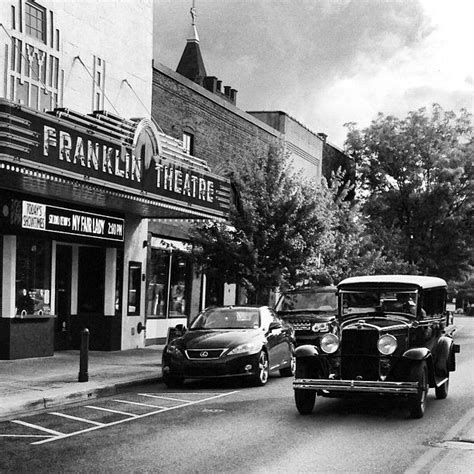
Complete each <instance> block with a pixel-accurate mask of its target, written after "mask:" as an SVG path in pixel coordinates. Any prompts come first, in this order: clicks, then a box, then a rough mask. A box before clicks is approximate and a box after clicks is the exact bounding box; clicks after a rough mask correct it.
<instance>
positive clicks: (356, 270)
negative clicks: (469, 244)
mask: <svg viewBox="0 0 474 474" xmlns="http://www.w3.org/2000/svg"><path fill="white" fill-rule="evenodd" d="M343 182H344V181H343V179H341V176H340V175H339V173H335V174H334V176H333V177H332V179H331V183H332V185H331V187H330V188H329V189H328V191H329V193H330V194H331V197H332V200H331V201H332V207H333V211H332V212H333V216H334V217H333V220H332V226H331V229H330V231H329V233H328V234H327V236H326V242H325V245H324V246H323V247H322V248H321V249H320V254H319V255H318V260H317V262H311V261H310V262H309V263H308V266H307V267H308V277H309V278H310V279H311V280H314V281H320V280H321V279H322V278H323V279H324V281H326V282H331V283H337V282H339V281H341V280H342V279H344V278H347V277H351V276H358V275H374V274H391V273H415V272H416V267H415V266H414V265H410V264H409V263H408V262H406V261H404V260H403V259H401V258H400V257H399V256H397V255H396V254H394V252H392V251H390V249H385V248H384V247H379V246H377V245H375V244H374V242H373V239H372V236H371V235H370V231H369V227H370V226H369V225H368V220H367V218H366V217H365V216H364V215H363V213H362V212H361V210H360V205H359V203H358V202H357V201H346V200H345V196H346V194H347V193H348V192H351V191H352V189H350V188H349V187H348V184H347V183H346V185H345V186H344V185H342V183H343Z"/></svg>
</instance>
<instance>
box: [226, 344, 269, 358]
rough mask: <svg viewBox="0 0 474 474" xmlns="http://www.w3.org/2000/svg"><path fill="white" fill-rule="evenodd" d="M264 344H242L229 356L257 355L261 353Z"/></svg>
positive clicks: (230, 352) (229, 353)
mask: <svg viewBox="0 0 474 474" xmlns="http://www.w3.org/2000/svg"><path fill="white" fill-rule="evenodd" d="M261 348H262V344H261V343H259V342H247V343H245V344H240V345H238V346H237V347H234V348H233V349H232V350H231V351H229V352H228V353H227V355H236V354H256V353H257V352H260V349H261Z"/></svg>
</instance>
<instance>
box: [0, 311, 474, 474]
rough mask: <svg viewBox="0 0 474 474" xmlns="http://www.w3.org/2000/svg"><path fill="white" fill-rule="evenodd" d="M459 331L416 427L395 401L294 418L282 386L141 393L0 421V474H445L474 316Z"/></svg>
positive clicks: (472, 349) (473, 344)
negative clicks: (440, 388)
mask: <svg viewBox="0 0 474 474" xmlns="http://www.w3.org/2000/svg"><path fill="white" fill-rule="evenodd" d="M458 325H459V329H458V332H457V333H456V336H455V339H456V342H458V343H460V344H461V354H459V355H458V359H457V361H458V364H457V371H456V372H455V373H454V374H452V377H451V383H450V393H449V396H448V398H447V399H446V400H436V399H435V397H434V390H430V394H429V399H428V406H427V410H426V413H425V416H424V418H422V419H421V420H412V419H410V418H409V417H408V413H407V410H406V408H405V406H404V405H403V403H401V402H400V401H397V400H393V399H366V400H358V399H355V400H338V399H322V398H318V399H317V401H316V406H315V409H314V412H313V413H312V414H311V415H309V416H301V415H299V414H298V413H297V411H296V408H295V405H294V401H293V391H292V385H291V382H292V379H291V378H280V377H278V376H274V377H272V378H271V379H270V381H269V383H268V385H267V386H266V387H263V388H254V387H249V386H246V385H245V384H241V383H232V382H229V383H226V384H221V385H217V384H215V383H203V382H192V383H187V384H186V385H185V388H184V389H183V390H179V391H176V390H174V391H171V390H168V389H166V388H165V386H164V385H162V384H158V385H154V386H150V385H148V386H144V387H135V388H134V389H133V390H131V391H129V392H126V393H122V394H120V395H115V396H114V397H111V398H107V399H98V400H97V399H96V400H93V401H91V402H90V403H82V404H80V405H75V406H71V405H69V406H65V407H62V408H61V409H56V410H51V411H48V412H47V413H40V414H35V415H32V416H28V417H23V418H21V419H15V420H10V421H6V422H3V423H0V472H1V473H7V472H15V473H18V472H28V473H30V472H35V473H42V472H48V473H56V472H58V473H59V472H61V473H65V472H68V473H69V472H101V473H102V472H114V473H119V472H127V473H128V472H137V473H141V472H160V473H161V472H163V473H209V472H219V473H220V472H236V473H244V472H245V473H280V472H281V473H293V472H384V473H385V472H390V473H398V472H406V471H407V470H410V469H411V471H412V472H436V469H438V470H439V471H440V472H443V471H444V472H446V468H445V467H444V465H443V462H445V461H443V459H445V458H446V453H447V452H449V449H441V448H439V447H435V446H433V444H436V443H440V442H443V441H447V440H448V439H447V437H451V438H453V436H455V435H456V429H457V428H456V427H458V426H461V425H462V423H463V420H466V419H467V417H468V416H469V414H470V415H472V412H473V396H472V388H473V386H474V384H473V382H474V380H473V377H474V376H473V371H472V366H473V364H474V318H462V319H461V318H459V319H458ZM432 392H433V393H432ZM448 441H449V440H448ZM451 449H454V450H456V449H458V448H451ZM473 453H474V451H472V450H471V451H467V450H466V451H464V452H462V450H458V451H456V456H466V458H465V459H466V460H467V459H468V456H471V458H470V459H473V458H472V455H473ZM468 465H469V464H466V466H468ZM448 471H449V469H448ZM466 472H468V471H466Z"/></svg>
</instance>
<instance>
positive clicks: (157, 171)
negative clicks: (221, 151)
mask: <svg viewBox="0 0 474 474" xmlns="http://www.w3.org/2000/svg"><path fill="white" fill-rule="evenodd" d="M2 160H7V161H8V160H9V162H10V163H13V164H18V163H20V164H22V165H25V166H29V167H32V168H33V169H37V170H41V171H47V172H48V173H52V174H57V175H59V176H62V177H65V178H70V179H74V180H78V181H80V182H83V183H87V184H91V185H97V186H102V187H103V188H105V189H109V190H112V191H113V192H119V191H120V192H122V193H130V196H126V195H125V196H124V197H125V199H127V197H128V198H130V199H132V198H133V199H135V200H142V201H143V200H149V201H150V203H153V200H156V201H157V205H158V206H159V205H162V206H164V207H166V206H168V208H178V207H180V206H181V207H182V210H183V212H187V213H189V214H190V215H191V216H192V214H193V212H195V214H196V215H198V214H199V215H201V216H203V217H204V216H205V214H206V212H208V213H209V217H212V216H214V217H221V218H226V217H227V215H228V212H229V202H230V194H231V193H230V183H229V181H228V180H227V179H225V178H223V177H221V176H218V175H216V174H213V173H212V172H211V171H210V169H209V168H208V166H207V164H206V163H205V162H204V161H203V160H199V159H197V158H195V157H192V156H190V155H186V154H185V153H184V151H183V150H182V148H181V147H180V144H179V142H178V140H176V139H174V138H171V137H168V136H166V135H164V134H163V133H161V132H159V131H158V129H157V127H156V126H155V124H154V122H152V121H151V120H149V119H141V120H136V121H130V120H123V119H120V118H118V117H113V116H111V115H110V114H107V113H106V112H95V113H94V114H92V115H83V114H79V113H76V112H73V111H71V110H69V109H56V110H55V111H54V112H51V113H43V112H38V111H34V110H32V109H29V108H27V107H23V106H19V105H16V104H12V103H10V102H8V101H5V100H0V161H2ZM149 209H150V206H149V207H148V210H149ZM148 212H151V211H148Z"/></svg>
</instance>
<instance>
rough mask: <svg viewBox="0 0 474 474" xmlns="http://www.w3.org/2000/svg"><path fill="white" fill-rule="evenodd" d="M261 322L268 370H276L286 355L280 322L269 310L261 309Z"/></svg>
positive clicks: (284, 335) (286, 349)
mask: <svg viewBox="0 0 474 474" xmlns="http://www.w3.org/2000/svg"><path fill="white" fill-rule="evenodd" d="M262 320H263V321H264V324H265V326H264V328H265V329H264V330H265V336H266V338H267V349H268V356H269V359H270V369H276V368H278V367H280V366H281V365H282V363H283V362H284V361H285V360H286V354H287V352H288V344H287V343H286V333H285V331H284V330H283V325H282V321H281V320H280V319H279V318H278V317H277V315H276V313H275V312H274V311H273V310H271V309H270V308H263V309H262Z"/></svg>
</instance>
